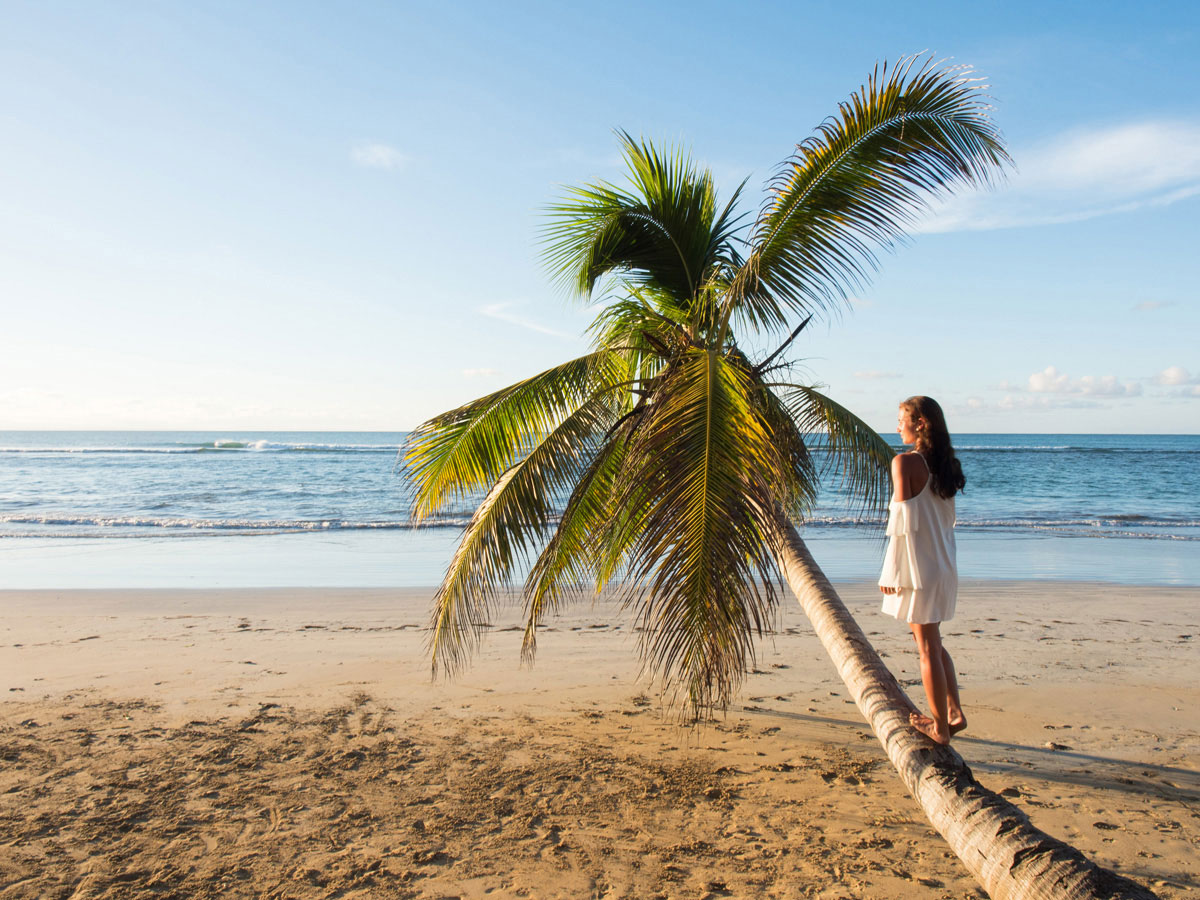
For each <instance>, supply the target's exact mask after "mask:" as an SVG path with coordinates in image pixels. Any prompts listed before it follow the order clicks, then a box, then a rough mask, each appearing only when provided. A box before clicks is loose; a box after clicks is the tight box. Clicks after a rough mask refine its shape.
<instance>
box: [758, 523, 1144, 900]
mask: <svg viewBox="0 0 1200 900" xmlns="http://www.w3.org/2000/svg"><path fill="white" fill-rule="evenodd" d="M770 529H771V530H772V531H773V532H774V533H773V534H772V535H771V537H772V539H773V543H774V546H775V552H776V559H777V562H778V564H779V569H780V571H781V572H782V574H783V577H784V579H785V580H786V581H787V583H788V585H789V586H790V587H791V589H792V591H793V592H794V593H795V595H796V598H797V599H798V600H799V601H800V605H801V606H802V607H803V608H804V612H805V613H806V614H807V616H808V618H809V621H810V622H811V623H812V626H813V630H814V631H815V632H816V634H817V637H818V638H820V640H821V643H822V644H823V645H824V646H825V649H826V651H827V652H828V653H829V656H830V657H831V658H832V660H833V663H834V665H835V666H836V667H837V670H838V674H839V675H840V676H841V678H842V681H844V682H845V684H846V687H847V688H849V690H850V694H851V696H852V697H853V698H854V702H855V703H856V704H858V708H859V710H860V711H861V712H862V714H863V716H864V718H866V720H867V721H868V722H869V723H870V725H871V729H872V730H873V731H874V732H875V736H876V737H878V738H879V742H880V743H881V744H882V745H883V749H884V751H885V752H886V753H887V755H888V758H889V759H890V760H891V761H892V765H893V766H895V768H896V771H897V772H898V773H899V774H900V777H901V778H902V779H903V780H904V783H905V785H906V786H907V787H908V790H909V791H910V792H911V793H912V795H913V797H914V798H916V800H917V802H918V803H920V804H921V808H922V809H923V810H924V811H925V815H926V816H927V817H928V818H929V821H930V822H931V823H932V824H933V827H934V828H936V829H937V831H938V832H939V833H940V834H941V835H942V837H943V838H945V839H946V842H947V843H948V844H949V845H950V848H951V849H952V850H953V851H954V852H955V853H956V854H958V857H959V859H961V860H962V861H963V864H964V865H966V867H967V869H969V870H970V872H971V874H972V875H974V876H975V878H976V879H977V880H978V881H979V883H980V885H981V886H982V887H983V888H984V889H985V890H986V891H987V892H988V894H989V895H990V896H991V897H992V898H993V900H1082V898H1105V900H1109V898H1112V900H1115V898H1122V900H1124V898H1129V900H1135V898H1136V900H1144V898H1153V897H1154V896H1155V895H1154V894H1152V893H1151V892H1150V891H1149V890H1148V889H1146V888H1144V887H1142V886H1141V885H1140V884H1137V883H1136V882H1133V881H1130V880H1129V879H1128V878H1125V877H1123V876H1120V875H1117V874H1116V873H1115V872H1111V871H1109V870H1107V869H1102V868H1100V867H1099V866H1097V865H1096V864H1095V863H1093V862H1091V861H1090V860H1088V859H1087V858H1086V857H1085V856H1084V855H1083V854H1082V853H1080V852H1079V851H1078V850H1076V849H1075V848H1074V847H1071V846H1069V845H1068V844H1065V843H1063V842H1062V841H1060V840H1057V839H1055V838H1052V837H1050V836H1049V835H1048V834H1046V833H1045V832H1042V831H1040V830H1038V829H1037V828H1035V827H1034V826H1033V825H1032V824H1031V823H1030V821H1029V818H1028V816H1026V815H1025V813H1023V812H1022V811H1021V810H1020V809H1018V808H1017V807H1016V806H1014V805H1013V804H1011V803H1009V802H1008V801H1007V800H1005V799H1004V798H1003V797H1001V796H999V795H998V794H995V793H993V792H992V791H989V790H988V789H987V788H985V787H983V786H982V785H981V784H980V783H979V782H978V781H976V780H975V776H974V775H972V774H971V770H970V769H969V768H968V767H967V764H966V763H965V762H964V761H963V759H962V757H961V756H959V755H958V753H956V752H955V751H954V750H952V749H951V748H949V747H942V746H939V745H937V744H935V743H934V742H933V741H931V740H930V739H929V738H927V737H925V736H924V735H923V734H921V733H920V732H918V731H917V730H916V729H915V728H913V727H912V726H910V725H909V723H908V714H909V712H910V711H911V709H912V706H911V704H910V702H909V700H908V697H907V696H906V695H905V693H904V691H903V690H902V689H901V687H900V685H899V684H898V683H897V681H896V678H895V676H894V675H892V673H891V672H890V671H889V670H888V668H887V666H885V665H884V664H883V660H882V659H880V658H879V654H878V653H876V652H875V648H874V647H872V646H871V644H870V642H869V641H868V640H867V638H866V635H864V634H863V632H862V629H861V628H859V627H858V624H857V623H856V622H855V621H854V619H853V617H852V616H851V615H850V612H849V610H847V609H846V606H845V604H844V603H842V601H841V598H839V597H838V595H837V592H836V591H834V589H833V586H832V585H831V584H830V583H829V579H828V578H826V577H825V573H824V572H822V571H821V569H820V568H819V567H818V566H817V564H816V562H814V561H813V558H812V555H811V554H810V553H809V552H808V548H807V547H806V546H805V545H804V542H803V540H801V538H800V535H799V534H798V533H797V532H796V529H795V528H794V527H793V526H792V524H791V522H790V521H788V519H787V518H786V517H785V516H783V515H782V513H781V514H778V515H777V516H776V517H775V518H774V519H773V520H772V521H771V522H770Z"/></svg>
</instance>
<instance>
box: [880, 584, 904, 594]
mask: <svg viewBox="0 0 1200 900" xmlns="http://www.w3.org/2000/svg"><path fill="white" fill-rule="evenodd" d="M879 590H880V591H882V592H883V593H885V594H898V593H900V588H898V587H884V586H883V585H882V584H881V585H880V586H879Z"/></svg>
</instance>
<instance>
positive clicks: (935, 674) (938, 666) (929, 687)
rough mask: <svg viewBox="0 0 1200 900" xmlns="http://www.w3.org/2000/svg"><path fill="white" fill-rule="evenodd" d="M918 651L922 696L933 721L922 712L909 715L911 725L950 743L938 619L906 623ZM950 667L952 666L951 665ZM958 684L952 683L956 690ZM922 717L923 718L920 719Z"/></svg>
mask: <svg viewBox="0 0 1200 900" xmlns="http://www.w3.org/2000/svg"><path fill="white" fill-rule="evenodd" d="M908 627H909V628H910V629H912V634H913V637H914V638H915V639H916V642H917V652H918V653H920V655H921V682H922V683H923V684H924V685H925V698H926V699H927V700H928V701H929V709H930V712H932V713H933V719H932V721H929V720H928V719H925V717H923V716H911V717H910V719H909V721H910V722H912V725H913V727H914V728H916V729H917V730H918V731H920V732H922V733H923V734H925V735H926V736H927V737H930V738H932V739H933V740H935V741H937V742H938V743H939V744H948V743H950V713H949V684H948V683H947V680H946V665H945V661H944V659H943V656H944V655H946V654H945V650H943V649H942V634H941V630H940V628H939V624H938V623H937V622H932V623H930V624H928V625H918V624H916V623H909V626H908ZM951 670H952V671H953V668H952V669H951ZM957 692H958V686H957V684H955V693H957ZM923 719H924V721H922V720H923Z"/></svg>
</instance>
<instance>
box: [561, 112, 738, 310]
mask: <svg viewBox="0 0 1200 900" xmlns="http://www.w3.org/2000/svg"><path fill="white" fill-rule="evenodd" d="M617 137H618V140H619V141H620V142H621V144H622V146H623V148H624V151H625V159H626V162H627V164H628V167H629V179H630V188H629V190H623V189H621V188H618V187H615V186H614V185H611V184H608V183H606V182H601V183H598V184H594V185H589V186H586V187H582V188H571V189H568V191H567V196H566V198H565V199H564V200H563V201H562V202H560V203H558V204H555V205H553V206H551V207H550V208H549V210H548V211H549V214H550V216H549V224H548V225H547V227H546V229H545V232H544V239H545V243H546V251H545V258H546V262H547V264H548V265H549V267H550V269H551V271H552V272H554V273H555V275H556V277H557V278H558V279H559V280H560V281H561V282H563V283H564V284H565V285H566V286H567V287H568V288H570V289H571V290H572V291H573V292H575V293H577V294H579V295H581V296H584V297H589V296H591V293H592V290H593V289H594V288H595V286H596V283H597V281H599V280H600V279H601V278H602V277H604V276H605V275H608V274H610V273H626V274H627V276H628V277H629V278H632V279H633V280H635V281H637V282H638V283H640V284H643V285H646V286H648V287H653V288H656V289H658V290H661V291H663V292H665V293H667V294H669V295H671V296H673V297H676V298H678V299H679V300H680V301H681V302H684V303H686V302H687V301H689V300H690V298H692V297H694V296H695V295H696V292H697V291H698V290H699V289H700V288H701V286H702V285H704V284H705V283H706V282H707V281H708V279H709V278H710V277H711V275H712V272H713V270H714V267H717V266H719V265H722V264H724V265H726V266H728V265H730V264H731V262H732V261H733V260H734V259H735V255H734V254H733V251H732V245H731V242H730V239H731V236H732V234H733V233H734V231H735V230H736V228H737V226H738V220H737V216H736V214H735V211H734V207H733V205H732V203H731V204H729V205H727V206H726V207H725V208H724V209H723V210H722V211H720V212H718V211H717V208H716V205H717V204H716V191H715V188H714V186H713V181H712V175H711V173H709V172H708V171H700V170H698V169H697V168H696V166H695V165H694V164H693V163H692V162H691V160H690V159H689V158H688V157H687V155H686V154H685V153H683V152H682V151H678V150H676V151H669V152H667V153H662V152H660V151H659V150H658V149H657V148H656V147H655V146H654V145H653V144H652V143H650V142H646V141H636V140H634V139H633V138H632V137H631V136H630V135H628V134H626V133H624V132H618V135H617ZM740 190H741V189H740V188H739V189H738V192H735V200H736V196H737V194H738V193H740Z"/></svg>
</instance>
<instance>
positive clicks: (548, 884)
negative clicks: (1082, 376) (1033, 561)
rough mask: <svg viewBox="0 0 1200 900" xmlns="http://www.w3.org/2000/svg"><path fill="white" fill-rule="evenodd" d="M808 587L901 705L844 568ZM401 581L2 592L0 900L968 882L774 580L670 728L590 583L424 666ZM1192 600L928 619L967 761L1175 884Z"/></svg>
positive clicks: (866, 601)
mask: <svg viewBox="0 0 1200 900" xmlns="http://www.w3.org/2000/svg"><path fill="white" fill-rule="evenodd" d="M835 586H836V587H837V589H838V591H839V593H840V594H841V595H842V597H843V599H844V600H845V601H846V603H847V605H848V606H849V607H850V609H851V611H852V612H853V613H854V615H855V617H856V618H857V620H858V621H859V623H860V625H861V626H862V627H863V629H864V631H866V632H867V634H868V637H869V639H870V640H871V641H872V642H873V643H874V644H875V646H876V648H877V649H878V650H880V652H881V654H882V655H884V657H885V661H886V662H887V663H888V665H889V667H891V668H892V670H893V672H894V673H895V674H896V676H897V678H898V679H899V680H900V681H901V683H902V684H903V685H905V686H906V689H908V690H909V691H910V693H911V694H913V695H914V699H918V700H919V694H920V690H921V689H920V685H919V673H918V671H917V666H916V654H915V652H913V650H912V649H911V646H910V645H911V639H910V638H908V636H907V633H906V629H904V628H903V626H902V625H900V624H899V623H896V622H894V621H893V620H890V619H888V618H886V617H884V616H882V615H880V614H879V613H878V599H877V597H876V596H874V595H873V592H874V586H873V584H871V583H865V582H861V581H859V582H840V583H838V584H836V585H835ZM874 593H877V592H874ZM431 595H432V589H430V588H425V589H411V588H410V589H404V590H396V589H362V588H350V589H346V588H342V589H328V588H308V589H299V590H297V589H286V588H284V589H219V590H214V589H186V590H179V589H173V590H121V589H101V590H76V591H53V590H44V591H12V590H8V591H0V610H3V612H4V615H3V617H2V619H0V689H3V690H2V691H0V696H3V697H4V700H5V702H4V703H3V705H2V706H0V710H2V712H3V717H2V719H0V745H2V747H0V749H2V750H3V753H4V758H5V760H6V767H5V769H4V770H3V771H2V774H0V798H2V799H0V816H2V817H3V821H4V822H5V823H6V826H7V830H8V831H9V832H11V833H12V834H13V835H14V837H15V840H14V841H13V843H10V844H8V845H6V846H3V847H0V883H3V884H7V885H9V887H8V888H7V889H6V891H5V897H10V896H11V897H21V898H24V897H29V898H32V897H35V896H55V895H57V894H59V893H62V894H63V895H69V894H70V893H71V892H72V890H76V889H79V888H80V887H83V888H85V889H86V890H85V891H84V893H89V894H97V893H100V894H102V893H105V891H113V892H116V891H117V890H118V888H119V886H120V885H137V884H151V885H157V886H158V888H157V889H160V890H161V889H165V888H164V886H168V885H170V886H174V887H175V888H176V889H178V890H181V891H182V890H185V889H186V892H188V893H190V894H191V895H192V896H198V897H203V896H214V897H215V896H217V895H218V894H219V893H220V892H221V891H219V890H218V889H217V886H218V885H224V887H223V888H222V889H221V890H223V891H224V896H259V895H260V894H264V893H266V894H270V892H271V891H272V890H275V889H276V888H280V889H283V887H286V891H285V893H288V894H290V895H292V896H296V897H305V898H307V897H319V896H326V895H327V894H328V893H329V892H330V891H333V890H344V891H345V892H346V895H347V896H364V897H366V896H377V895H383V896H403V897H414V898H416V897H430V898H432V897H438V896H447V895H452V896H461V897H483V896H485V895H486V896H488V897H491V898H496V897H550V896H563V897H566V896H572V897H574V896H591V895H593V894H596V893H597V891H598V890H599V886H600V885H607V887H608V892H609V893H612V894H613V895H614V896H624V895H628V896H647V897H649V896H662V897H668V896H669V897H691V896H697V897H698V896H705V895H706V894H707V895H711V896H713V897H721V896H748V895H749V896H775V895H779V896H795V895H796V894H797V893H806V894H807V895H810V896H819V895H824V896H828V897H837V896H855V897H871V898H875V897H878V898H884V897H890V898H909V897H911V898H924V897H935V896H943V895H946V894H947V893H948V894H949V895H951V896H956V897H959V896H964V895H973V894H972V891H973V890H974V888H973V882H971V880H970V878H969V876H967V875H966V871H965V869H964V868H963V867H962V866H961V865H960V864H959V863H958V861H957V860H955V859H954V858H953V857H952V856H947V855H946V854H948V851H947V850H946V849H945V846H944V845H943V844H942V843H941V841H940V839H937V838H936V837H931V836H930V835H931V832H930V829H929V827H928V825H927V824H926V823H925V822H924V820H923V819H922V817H921V815H920V812H919V809H918V808H917V807H916V806H915V804H914V803H913V802H912V801H911V799H910V798H908V796H907V794H906V793H905V791H904V789H903V786H902V785H901V784H900V781H899V779H898V778H897V777H896V776H895V775H894V774H893V773H892V772H891V770H890V766H889V765H888V763H887V761H886V760H885V759H883V756H882V753H881V751H880V748H879V745H878V743H877V742H876V741H875V739H874V737H873V736H871V735H870V733H869V731H868V729H867V727H866V725H865V723H864V722H862V720H861V718H860V717H859V715H858V712H857V710H856V709H855V708H854V707H853V705H852V704H851V703H850V701H849V700H848V699H847V697H846V694H845V691H844V689H843V688H842V686H841V683H840V681H838V679H837V677H836V675H835V673H834V671H833V667H832V665H831V664H830V663H829V661H828V659H827V658H826V657H825V654H824V651H823V650H822V648H821V647H820V645H819V643H818V642H817V641H816V639H815V637H813V636H812V634H811V632H810V631H809V630H808V629H807V625H806V623H805V621H804V619H803V615H802V613H801V612H800V611H799V608H798V606H797V604H795V603H794V602H791V603H789V602H787V599H786V598H785V599H784V601H783V603H782V608H781V611H780V618H779V622H778V623H777V628H776V629H775V631H774V632H773V633H772V634H771V635H770V636H769V637H767V638H765V639H763V640H762V641H760V642H759V658H758V660H757V663H756V667H755V669H754V671H753V672H751V673H750V674H748V675H747V676H746V680H745V682H744V684H743V687H742V690H741V691H740V693H739V694H738V696H737V698H736V699H735V701H734V703H733V705H732V706H731V707H730V709H729V710H728V712H727V713H726V715H725V716H724V717H720V716H719V717H718V718H717V719H716V720H715V721H714V722H713V723H711V724H709V725H707V726H705V727H702V728H699V729H689V728H682V727H680V726H679V725H678V724H677V723H676V720H675V719H674V718H673V716H672V711H671V710H669V709H666V708H665V707H664V706H663V705H662V703H661V702H660V698H659V697H658V695H657V693H656V691H655V688H654V685H652V684H650V683H648V682H647V681H645V680H644V679H639V677H638V668H639V667H638V662H637V658H636V633H635V631H634V629H633V628H632V625H631V623H630V620H629V619H628V618H622V619H619V620H618V619H616V618H615V617H614V609H613V606H612V604H607V603H605V602H601V603H598V604H596V605H592V604H587V603H584V604H580V605H578V606H576V607H575V608H573V609H570V610H569V611H568V612H567V613H566V614H564V615H563V616H560V617H558V618H557V619H554V620H551V621H550V622H548V623H547V624H548V626H549V627H547V628H546V629H544V630H543V632H542V635H541V638H540V640H539V651H538V659H537V663H536V665H535V666H534V667H533V668H532V669H528V668H521V667H520V665H519V658H518V650H519V645H520V639H521V632H520V630H519V628H520V626H519V609H518V610H512V609H511V608H509V607H505V608H503V609H502V610H500V611H499V612H498V613H497V615H496V616H495V617H494V618H493V629H492V631H491V633H490V634H489V635H488V637H487V638H486V639H485V641H484V644H483V646H482V648H481V651H480V653H479V654H478V657H477V659H476V662H475V664H474V665H473V666H472V667H471V668H470V669H469V670H468V671H466V672H464V673H463V674H462V675H461V676H460V677H459V678H458V679H456V680H454V681H450V682H447V681H444V680H438V681H431V680H430V672H429V664H428V659H427V657H426V656H425V653H424V641H425V637H426V633H425V631H424V628H425V623H426V620H427V616H428V613H427V607H428V600H429V598H430V596H431ZM1197 600H1200V589H1197V588H1172V587H1146V586H1143V587H1127V586H1120V585H1112V584H1080V583H1077V582H1068V583H1061V582H1008V581H988V580H980V579H964V581H963V585H962V589H961V595H960V604H959V614H958V616H957V617H956V618H955V619H954V620H952V621H951V622H948V623H946V624H945V625H944V626H943V634H944V635H945V638H946V646H947V648H948V649H949V650H950V651H951V653H952V654H953V655H954V657H955V662H956V665H957V667H958V669H959V672H960V676H961V681H962V686H963V699H964V704H965V705H966V708H967V711H968V716H969V719H970V728H969V730H968V731H967V732H966V733H964V734H963V735H961V736H960V737H959V738H958V739H956V746H957V748H958V749H959V751H960V752H961V753H962V754H963V756H964V757H965V758H966V759H967V760H968V762H969V764H970V765H971V766H972V768H973V769H975V770H976V771H977V772H978V773H979V774H980V777H981V779H982V780H983V781H984V782H985V783H986V784H987V785H988V786H989V787H991V788H992V789H993V790H1004V791H1007V792H1009V794H1010V796H1013V798H1014V802H1016V803H1017V804H1018V805H1019V806H1021V807H1022V808H1023V809H1025V810H1026V811H1027V812H1028V813H1029V814H1030V815H1031V817H1032V818H1033V820H1034V822H1035V823H1036V824H1037V825H1038V826H1039V827H1041V828H1043V829H1044V830H1046V831H1048V832H1049V833H1051V834H1052V835H1055V836H1057V837H1060V838H1062V839H1063V840H1066V841H1068V842H1069V843H1072V844H1074V845H1076V846H1078V847H1079V848H1080V849H1082V850H1084V851H1085V852H1086V853H1087V854H1088V855H1089V856H1090V857H1092V858H1093V859H1096V861H1097V862H1099V863H1101V864H1102V865H1105V866H1108V867H1114V868H1117V869H1118V870H1119V871H1121V872H1122V873H1123V874H1126V875H1128V876H1130V877H1133V878H1135V879H1137V880H1139V881H1141V882H1143V883H1145V884H1147V885H1149V886H1150V887H1151V889H1152V890H1154V891H1155V892H1156V893H1158V894H1159V896H1161V897H1172V898H1175V897H1188V898H1200V866H1198V865H1197V862H1196V856H1195V847H1196V845H1197V840H1198V837H1200V827H1198V822H1200V818H1198V817H1197V814H1196V813H1195V812H1193V810H1194V809H1195V804H1196V800H1197V799H1200V772H1198V771H1197V770H1198V769H1200V728H1198V727H1197V723H1196V721H1195V716H1194V710H1195V709H1197V708H1200V654H1197V653H1196V652H1195V642H1196V641H1197V640H1200V633H1196V634H1193V630H1194V625H1189V623H1194V621H1195V613H1194V610H1195V608H1196V602H1197ZM1185 635H1190V636H1188V637H1185ZM17 645H19V646H17ZM921 705H923V704H921ZM5 792H6V793H5ZM1014 792H1015V793H1014ZM122 823H125V824H124V825H122ZM418 823H420V824H419V825H418ZM239 873H240V874H239ZM23 879H27V880H23ZM89 879H90V881H89ZM122 879H124V880H122ZM205 885H210V887H205ZM714 885H716V887H714ZM722 886H723V887H722ZM209 891H211V893H209Z"/></svg>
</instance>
